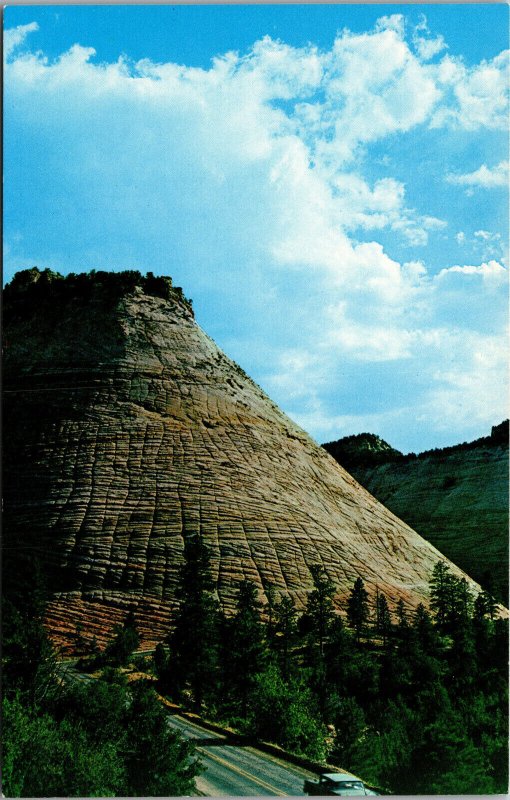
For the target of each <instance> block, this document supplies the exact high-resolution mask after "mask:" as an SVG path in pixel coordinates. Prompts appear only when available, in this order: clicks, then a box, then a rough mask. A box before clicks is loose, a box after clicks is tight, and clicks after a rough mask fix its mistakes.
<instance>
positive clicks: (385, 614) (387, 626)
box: [376, 592, 391, 647]
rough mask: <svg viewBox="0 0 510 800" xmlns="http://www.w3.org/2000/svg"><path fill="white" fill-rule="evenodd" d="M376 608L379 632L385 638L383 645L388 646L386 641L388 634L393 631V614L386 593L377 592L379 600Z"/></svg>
mask: <svg viewBox="0 0 510 800" xmlns="http://www.w3.org/2000/svg"><path fill="white" fill-rule="evenodd" d="M376 608H377V623H376V626H377V632H378V633H379V634H380V635H381V636H382V640H383V647H385V646H386V642H387V640H388V636H389V634H390V631H391V614H390V609H389V608H388V601H387V600H386V597H385V595H384V594H379V592H377V600H376Z"/></svg>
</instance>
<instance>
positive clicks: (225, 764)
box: [196, 747, 288, 797]
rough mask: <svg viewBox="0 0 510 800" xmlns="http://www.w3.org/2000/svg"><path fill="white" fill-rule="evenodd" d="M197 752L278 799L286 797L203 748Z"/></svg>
mask: <svg viewBox="0 0 510 800" xmlns="http://www.w3.org/2000/svg"><path fill="white" fill-rule="evenodd" d="M196 749H197V750H200V752H201V753H204V755H205V756H207V758H212V760H213V761H217V762H218V764H221V765H222V766H224V767H227V768H228V769H231V770H232V771H233V772H238V773H239V775H242V777H243V778H248V780H250V781H252V782H253V783H258V785H259V786H262V787H263V788H264V789H269V791H270V792H274V793H275V794H276V795H278V796H279V797H287V796H288V795H287V792H280V790H279V789H276V787H275V786H271V784H269V783H266V782H265V781H262V780H260V778H256V777H255V776H254V775H250V773H249V772H245V771H244V769H241V768H240V767H235V766H234V765H233V764H231V763H230V761H225V759H223V758H220V756H217V755H216V753H214V754H213V753H210V752H209V751H208V750H204V748H203V747H197V748H196Z"/></svg>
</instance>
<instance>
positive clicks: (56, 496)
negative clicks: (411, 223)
mask: <svg viewBox="0 0 510 800" xmlns="http://www.w3.org/2000/svg"><path fill="white" fill-rule="evenodd" d="M4 338H5V340H6V355H5V362H4V363H5V370H4V391H5V395H4V397H5V415H4V418H5V422H4V431H5V433H4V450H5V457H4V473H5V480H4V483H5V491H4V495H5V524H6V525H8V526H9V531H10V533H9V540H10V541H11V542H14V545H15V546H19V547H23V545H24V542H26V541H28V540H29V541H30V542H31V543H32V544H31V546H34V545H33V543H34V542H36V543H37V544H36V546H38V547H40V548H41V549H42V551H43V552H44V553H45V557H46V561H47V564H48V569H49V574H50V585H51V589H52V592H53V595H52V600H51V602H50V604H49V607H48V612H47V623H48V626H49V629H50V631H51V633H52V636H53V637H54V639H55V641H56V642H57V643H58V644H60V645H62V646H64V647H67V648H72V646H73V642H74V641H75V639H76V631H77V627H78V629H80V630H81V635H82V636H85V637H86V638H87V637H88V638H91V637H92V636H96V638H97V639H98V641H99V642H101V641H104V640H105V638H107V637H108V635H109V633H110V631H111V628H112V626H113V625H114V624H115V623H116V622H119V621H121V620H122V619H123V618H124V616H125V614H126V613H127V611H128V609H133V610H134V611H135V619H136V622H137V625H138V628H139V630H140V633H141V636H142V641H143V643H144V645H145V646H150V645H151V644H153V643H154V642H157V641H159V640H161V639H162V638H163V636H164V634H165V632H166V631H167V630H168V628H169V626H170V625H171V620H172V613H173V610H174V608H175V603H174V599H173V597H174V587H175V580H176V574H177V570H178V568H179V566H180V564H181V563H182V552H183V543H184V539H185V538H186V537H189V536H193V535H195V534H200V535H201V536H202V537H203V538H204V540H205V542H206V543H207V544H208V545H209V547H210V551H211V555H212V570H213V575H214V580H215V582H216V587H217V593H218V597H219V599H220V601H221V603H222V605H223V607H224V608H225V609H226V610H227V611H228V610H229V609H230V608H232V604H233V601H234V597H235V594H236V586H237V584H238V582H239V581H240V580H242V579H243V578H248V579H250V580H253V581H255V582H256V583H257V584H258V586H259V587H260V592H261V597H262V599H264V586H265V585H267V584H268V583H271V584H273V585H274V586H275V587H276V588H277V589H278V590H279V591H281V592H282V593H288V594H290V595H291V596H292V597H293V598H294V600H295V601H296V603H297V605H298V606H299V607H303V605H304V603H305V602H306V597H307V592H308V591H309V590H310V588H311V583H312V582H311V576H310V571H309V568H310V565H311V564H315V563H320V564H322V565H323V566H324V567H325V569H326V570H327V572H328V575H329V577H330V578H331V579H332V580H333V581H334V582H335V584H336V585H337V587H338V594H337V597H336V601H337V603H338V607H339V608H341V607H342V603H343V601H344V600H345V597H346V595H347V594H348V592H349V590H350V588H351V586H352V583H353V581H354V580H355V578H356V577H357V576H358V575H361V576H362V577H363V579H364V581H365V584H366V586H367V589H368V590H369V592H375V589H376V586H378V588H379V591H383V592H385V593H386V594H387V596H388V598H389V599H390V604H391V601H393V602H395V603H396V602H397V601H398V599H399V598H402V599H403V600H404V602H405V604H406V605H407V606H408V607H409V608H412V607H414V606H416V605H417V604H418V603H419V602H425V603H427V585H428V580H429V577H430V573H431V571H432V568H433V566H434V564H435V563H436V562H437V561H438V559H439V558H440V554H439V553H438V551H437V550H435V549H434V548H433V547H432V546H431V545H430V544H428V543H427V542H426V541H425V540H423V539H422V538H421V537H420V536H418V534H416V533H415V532H414V531H413V530H411V529H410V528H409V527H408V526H406V525H405V524H404V523H403V522H401V521H400V520H399V519H397V518H396V517H395V516H393V515H392V514H391V513H390V512H389V511H388V510H387V509H386V508H384V506H382V505H381V504H380V503H378V502H377V501H376V500H375V499H374V498H373V497H372V496H371V495H370V494H369V493H368V492H367V491H365V490H364V489H363V488H361V486H359V485H358V484H357V483H356V481H355V480H354V479H353V478H352V477H351V476H350V475H349V474H348V473H347V472H345V471H344V470H343V469H342V468H341V467H340V466H339V465H338V464H337V463H336V462H335V461H334V460H333V459H332V458H331V457H330V456H329V455H328V454H327V453H326V452H325V451H324V450H323V449H322V448H320V447H319V446H318V445H317V444H316V443H315V442H314V441H313V440H312V439H311V438H310V437H309V436H308V435H307V434H306V433H304V432H303V431H302V430H301V429H300V428H299V427H298V426H296V425H295V424H294V423H293V422H292V421H291V420H290V419H289V418H288V417H286V416H285V414H283V413H282V412H281V411H280V410H279V408H277V406H276V405H275V404H274V403H272V402H271V400H270V399H269V398H268V397H267V395H265V394H264V392H263V391H262V390H261V389H260V388H259V387H258V386H257V385H256V384H255V383H253V381H251V380H250V379H249V378H248V376H247V375H246V374H245V373H244V372H243V371H242V370H241V369H240V368H239V367H238V366H237V365H236V364H234V363H233V362H232V361H231V360H230V359H229V358H227V357H226V356H225V355H224V354H223V353H222V352H221V351H220V350H219V348H218V347H217V346H216V345H215V344H214V342H213V341H212V340H211V339H210V338H209V337H208V336H207V335H206V334H205V333H204V332H203V331H202V330H201V328H200V327H199V326H198V325H197V323H196V322H195V320H194V318H193V314H192V312H191V309H190V306H189V305H188V304H187V303H186V302H185V301H183V300H182V298H181V297H180V295H178V294H174V293H173V292H171V293H170V296H169V297H167V298H166V299H163V298H161V297H155V296H151V295H148V294H146V293H144V292H143V291H142V289H141V288H139V287H138V288H135V289H133V290H131V291H129V292H127V293H125V294H123V295H122V296H120V298H116V299H115V301H114V302H113V303H112V302H111V299H110V300H106V299H105V297H104V296H103V294H102V293H101V291H100V288H97V289H93V291H92V292H89V294H88V296H87V298H86V300H84V299H83V298H82V297H80V296H75V297H72V296H71V297H69V296H67V297H66V298H65V299H64V300H62V299H60V300H59V298H58V297H56V298H54V299H53V300H51V298H50V300H46V301H45V302H44V303H42V304H41V305H39V306H36V307H34V308H33V309H32V310H31V311H30V313H22V314H19V313H10V312H9V313H6V320H5V337H4ZM453 569H454V571H455V572H458V570H457V569H456V568H453Z"/></svg>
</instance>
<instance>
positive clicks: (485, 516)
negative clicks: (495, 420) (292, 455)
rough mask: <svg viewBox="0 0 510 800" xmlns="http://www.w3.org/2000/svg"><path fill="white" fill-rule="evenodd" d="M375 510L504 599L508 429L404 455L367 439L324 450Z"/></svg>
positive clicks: (499, 428)
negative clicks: (490, 582)
mask: <svg viewBox="0 0 510 800" xmlns="http://www.w3.org/2000/svg"><path fill="white" fill-rule="evenodd" d="M324 447H325V449H326V450H327V451H328V452H329V453H331V454H332V455H333V456H334V457H335V458H336V459H337V461H338V462H339V463H340V464H342V465H343V466H345V468H346V469H348V470H349V472H350V473H351V474H352V475H353V476H354V477H355V478H356V480H358V481H359V482H360V483H361V484H362V485H363V486H365V487H366V488H367V489H368V491H369V492H371V493H372V494H373V495H374V496H375V497H377V499H378V500H380V501H381V503H384V505H385V506H387V507H388V508H389V509H391V510H392V511H393V512H394V513H395V514H397V515H398V516H399V517H401V518H402V519H403V520H405V521H406V522H407V523H408V525H410V526H411V527H413V528H414V529H415V530H416V531H418V532H419V533H420V534H421V535H422V536H424V537H425V538H426V539H428V540H429V541H430V542H432V544H434V545H435V547H437V548H438V549H439V550H441V551H442V552H443V553H445V555H447V556H448V558H450V559H452V561H455V563H456V564H459V565H460V566H461V567H462V568H463V569H464V570H466V572H468V573H469V574H470V575H472V576H473V577H474V578H475V579H476V580H478V581H479V582H482V583H484V582H485V577H484V576H485V575H486V573H489V574H490V575H491V576H492V578H493V579H494V582H495V585H496V588H497V590H498V591H497V593H498V596H499V597H500V599H505V598H507V596H508V422H506V423H502V424H501V425H498V426H495V427H494V428H493V429H492V432H491V435H490V436H487V437H484V438H482V439H478V440H477V441H475V442H470V443H465V444H463V445H458V446H456V447H448V448H444V449H442V450H432V451H429V452H426V453H422V454H420V455H419V456H415V455H414V454H412V455H411V456H404V455H403V454H402V453H399V452H398V451H397V450H394V449H393V448H391V447H390V445H388V444H387V443H386V442H384V441H383V440H382V439H379V437H376V436H374V435H373V434H360V435H358V436H349V437H345V438H344V439H340V440H338V441H337V442H329V443H327V444H325V445H324Z"/></svg>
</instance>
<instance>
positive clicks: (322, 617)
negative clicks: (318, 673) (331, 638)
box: [306, 564, 335, 657]
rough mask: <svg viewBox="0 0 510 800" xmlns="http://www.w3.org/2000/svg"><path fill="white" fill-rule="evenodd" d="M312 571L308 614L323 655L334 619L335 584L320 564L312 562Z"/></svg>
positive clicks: (312, 631) (312, 630)
mask: <svg viewBox="0 0 510 800" xmlns="http://www.w3.org/2000/svg"><path fill="white" fill-rule="evenodd" d="M310 573H311V575H312V579H313V587H314V588H313V590H312V591H311V592H310V594H309V596H308V604H307V607H306V614H307V616H308V619H309V620H310V627H311V633H312V635H313V637H314V641H315V643H316V644H317V646H318V648H319V653H320V655H321V657H322V655H323V653H324V642H325V640H326V636H327V634H328V631H329V628H330V625H331V623H332V621H333V619H334V607H333V595H334V594H335V584H334V583H333V581H331V580H330V579H329V578H328V576H327V574H326V571H325V570H324V568H323V567H321V566H320V565H319V564H312V566H311V567H310Z"/></svg>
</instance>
